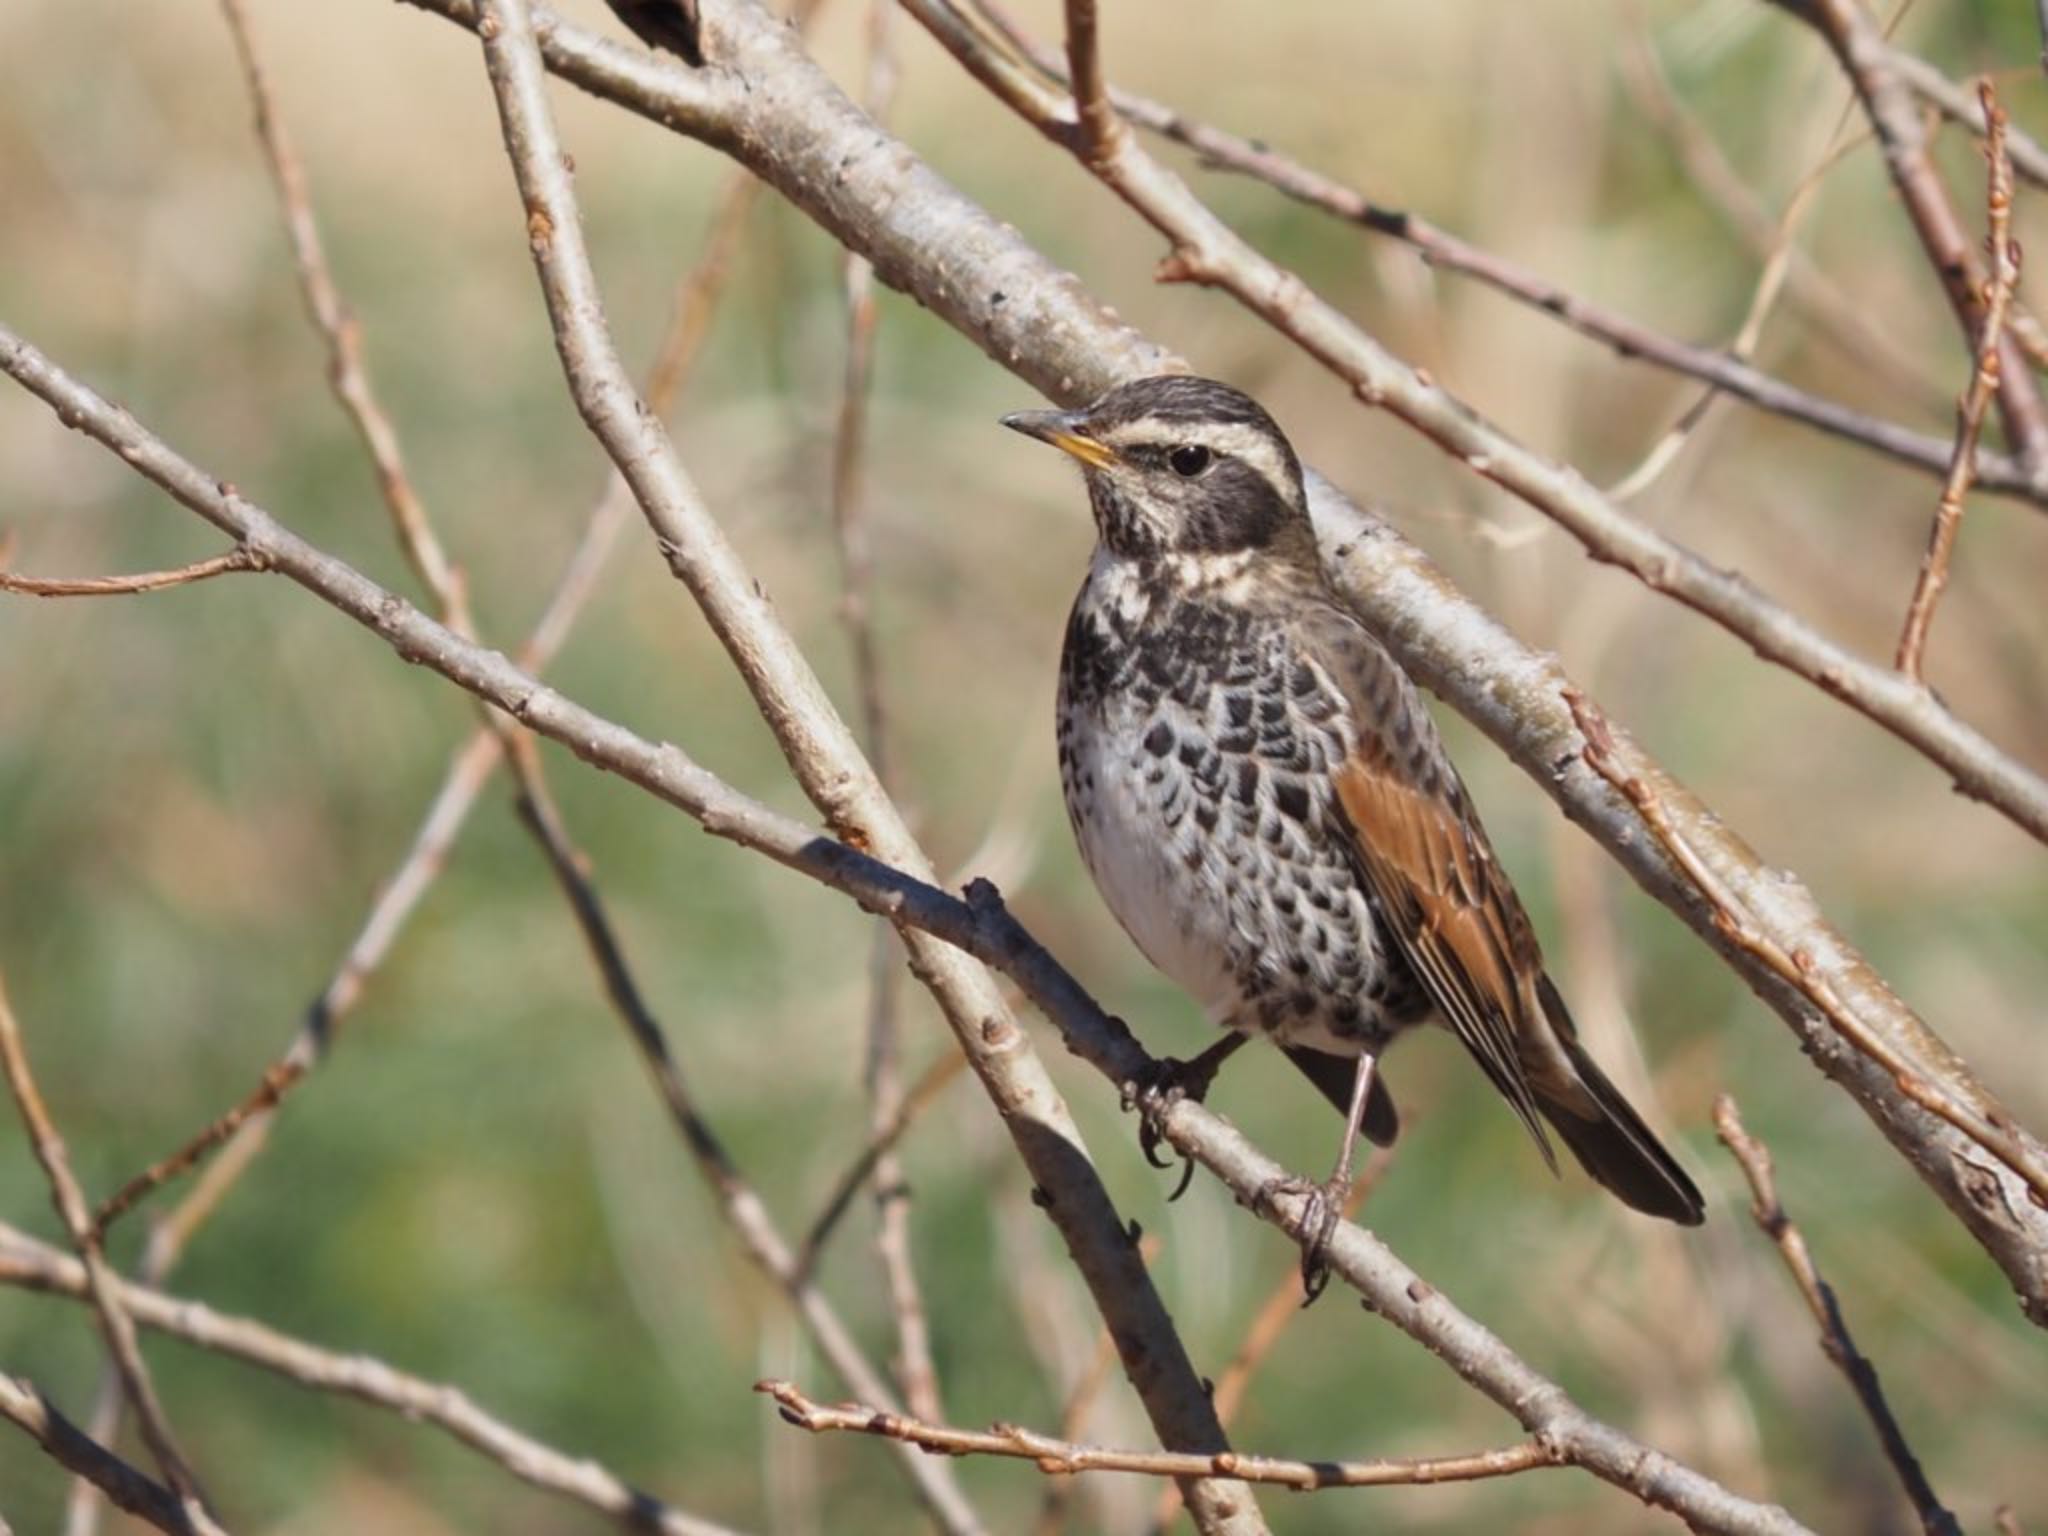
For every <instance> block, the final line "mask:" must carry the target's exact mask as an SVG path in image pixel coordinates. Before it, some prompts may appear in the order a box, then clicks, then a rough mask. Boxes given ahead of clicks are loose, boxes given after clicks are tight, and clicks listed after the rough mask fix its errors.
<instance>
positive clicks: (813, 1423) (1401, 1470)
mask: <svg viewBox="0 0 2048 1536" xmlns="http://www.w3.org/2000/svg"><path fill="white" fill-rule="evenodd" d="M754 1390H755V1391H756V1392H763V1393H766V1394H767V1395H768V1396H770V1397H772V1398H774V1399H775V1401H776V1403H777V1404H779V1405H780V1407H781V1409H782V1417H783V1418H784V1419H785V1420H786V1421H788V1422H789V1423H791V1424H794V1425H795V1426H796V1427H797V1428H798V1429H807V1430H809V1431H810V1432H811V1433H812V1434H823V1433H826V1432H829V1431H832V1430H852V1431H854V1432H856V1433H859V1434H864V1435H879V1436H881V1437H882V1438H884V1439H888V1440H904V1441H908V1442H909V1443H910V1444H912V1445H916V1446H920V1447H922V1448H923V1449H925V1450H927V1451H934V1452H937V1453H939V1454H941V1455H945V1456H1006V1457H1010V1458H1012V1459H1013V1460H1018V1461H1029V1462H1032V1463H1034V1464H1036V1466H1037V1467H1038V1470H1039V1471H1041V1472H1043V1473H1045V1474H1046V1475H1047V1476H1050V1477H1070V1476H1072V1475H1074V1474H1075V1473H1077V1472H1136V1473H1141V1474H1143V1475H1145V1476H1147V1477H1204V1476H1214V1477H1236V1478H1242V1479H1243V1480H1244V1481H1245V1482H1248V1483H1276V1484H1278V1485H1279V1486H1281V1487H1283V1488H1294V1489H1297V1490H1303V1491H1312V1490H1316V1489H1322V1488H1385V1487H1389V1486H1392V1485H1395V1484H1411V1485H1412V1484H1419V1483H1464V1482H1472V1481H1475V1480H1477V1479H1479V1478H1488V1477H1510V1476H1512V1475H1514V1474H1515V1473H1517V1472H1533V1471H1538V1470H1541V1469H1544V1468H1549V1467H1557V1466H1561V1465H1563V1463H1562V1462H1561V1461H1560V1460H1559V1459H1558V1457H1557V1456H1556V1454H1555V1453H1554V1452H1552V1451H1551V1450H1550V1448H1549V1447H1547V1446H1545V1445H1543V1444H1542V1443H1540V1442H1524V1443H1523V1444H1520V1445H1512V1446H1507V1447H1504V1448H1503V1449H1501V1450H1497V1451H1478V1452H1474V1453H1472V1454H1470V1455H1465V1456H1414V1457H1409V1456H1390V1457H1386V1458H1384V1459H1380V1460H1374V1461H1290V1460H1286V1459H1284V1458H1281V1457H1277V1456H1248V1455H1245V1454H1243V1453H1242V1452H1238V1451H1219V1452H1217V1453H1216V1454H1215V1455H1213V1456H1187V1455H1176V1454H1174V1453H1173V1452H1170V1451H1118V1450H1110V1449H1107V1448H1106V1447H1103V1446H1099V1445H1077V1444H1076V1443H1074V1442H1073V1441H1071V1440H1060V1439H1056V1438H1054V1437H1053V1436H1051V1435H1042V1434H1039V1433H1037V1432H1036V1431H1035V1430H1029V1429H1025V1428H1023V1427H1021V1426H1020V1425H1015V1424H998V1425H996V1426H995V1427H994V1428H993V1429H988V1430H972V1429H954V1428H952V1427H951V1426H950V1425H944V1424H929V1423H925V1422H922V1421H920V1420H917V1419H911V1418H905V1417H904V1416H903V1415H901V1414H895V1413H885V1412H883V1411H882V1410H880V1409H877V1408H870V1407H865V1406H862V1405H861V1404H858V1403H842V1404H839V1405H837V1406H827V1405H824V1404H821V1403H814V1402H812V1401H811V1400H810V1399H809V1398H808V1397H806V1396H804V1394H803V1393H802V1392H801V1391H799V1390H798V1389H797V1387H796V1385H795V1384H794V1383H792V1382H787V1381H762V1382H756V1383H755V1385H754Z"/></svg>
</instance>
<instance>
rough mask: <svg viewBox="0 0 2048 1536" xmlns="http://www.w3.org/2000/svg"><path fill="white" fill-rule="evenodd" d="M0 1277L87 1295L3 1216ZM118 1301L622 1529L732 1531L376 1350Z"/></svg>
mask: <svg viewBox="0 0 2048 1536" xmlns="http://www.w3.org/2000/svg"><path fill="white" fill-rule="evenodd" d="M0 1284H5V1285H17V1286H24V1287H26V1288H28V1289H31V1290H38V1291H46V1292H48V1293H50V1294H51V1295H55V1296H65V1297H69V1298H70V1299H72V1300H74V1301H84V1300H87V1299H88V1298H89V1296H90V1284H91V1282H90V1280H89V1278H88V1276H87V1275H86V1272H85V1267H84V1266H83V1265H81V1264H79V1263H78V1262H77V1261H76V1260H74V1259H71V1258H69V1257H67V1256H66V1255H64V1254H61V1253H59V1252H57V1250H56V1249H54V1248H51V1247H49V1246H48V1245H46V1244H44V1243H39V1242H37V1241H36V1240H35V1239H34V1238H32V1237H30V1236H28V1235H27V1234H26V1233H24V1232H20V1231H17V1230H16V1229H15V1228H13V1227H11V1226H9V1225H7V1224H6V1223H5V1222H0ZM114 1294H115V1296H116V1297H117V1299H118V1301H119V1303H120V1305H121V1306H122V1308H123V1309H124V1310H125V1311H126V1312H127V1313H128V1314H129V1315H130V1316H131V1317H133V1318H134V1320H135V1321H136V1322H138V1323H140V1324H141V1325H142V1326H143V1327H145V1328H152V1329H155V1330H156V1331H157V1332H159V1333H164V1334H169V1335H171V1336H172V1337H174V1338H179V1339H183V1340H184V1341H185V1342H186V1343H188V1344H193V1345H196V1346H198V1347H199V1348H201V1349H205V1350H211V1351H213V1352H214V1353H215V1354H220V1355H226V1356H228V1357H229V1358H230V1359H235V1360H240V1361H243V1362H245V1363H246V1364H249V1365H254V1366H258V1367H260V1368H262V1369H263V1370H266V1371H270V1372H272V1373H273V1374H275V1375H278V1376H282V1377H284V1378H285V1379H287V1380H289V1381H295V1382H297V1383H298V1384H299V1385H301V1386H304V1387H311V1388H313V1389H314V1390H316V1391H320V1392H332V1393H336V1394H339V1395H341V1396H344V1397H353V1398H355V1399H357V1400H358V1401H360V1402H365V1403H369V1404H371V1405H373V1406H374V1407H378V1408H383V1409H387V1410H389V1411H390V1412H392V1413H396V1414H398V1415H399V1416H400V1417H402V1418H405V1419H409V1420H412V1421H415V1422H418V1423H422V1424H431V1425H433V1426H434V1427H435V1428H436V1429H439V1430H441V1431H442V1432H443V1433H445V1434H447V1435H450V1436H452V1437H453V1438H454V1439H456V1440H457V1441H460V1442H461V1443H462V1444H464V1445H466V1446H468V1447H469V1448H470V1449H471V1450H473V1451H477V1452H480V1453H481V1454H483V1455H484V1456H486V1457H488V1458H489V1459H490V1460H491V1461H493V1462H495V1463H497V1464H498V1465H499V1466H501V1467H503V1468H504V1469H505V1470H506V1471H507V1472H509V1473H511V1474H512V1475H513V1476H514V1477H516V1478H518V1479H519V1480H520V1481H521V1482H523V1483H528V1484H531V1485H532V1486H533V1487H535V1488H541V1489H545V1490H546V1491H547V1492H549V1493H554V1494H559V1495H561V1496H562V1497H564V1498H567V1499H572V1500H574V1501H575V1502H577V1503H579V1504H583V1505H586V1506H588V1507H589V1508H591V1509H594V1510H597V1511H599V1512H600V1513H602V1514H606V1515H609V1516H610V1517H611V1518H612V1519H613V1520H614V1521H616V1522H617V1523H618V1524H619V1525H620V1526H621V1527H622V1528H623V1529H625V1530H629V1531H635V1532H650V1531H651V1532H656V1533H659V1536H733V1533H732V1532H731V1531H729V1530H727V1529H726V1528H725V1527H724V1526H721V1525H716V1524H713V1523H712V1522H711V1521H708V1520H702V1519H699V1518H698V1517H696V1516H695V1515H691V1514H688V1513H686V1512H684V1511H683V1510H680V1509H677V1508H676V1507H675V1506H674V1505H672V1504H669V1503H667V1502H665V1501H664V1500H662V1499H658V1498H656V1497H655V1496H654V1495H653V1494H651V1493H647V1492H645V1491H644V1490H642V1489H639V1488H635V1487H633V1486H631V1485H630V1484H628V1483H626V1482H625V1481H623V1480H622V1479H621V1478H619V1477H618V1476H617V1475H615V1474H614V1473H613V1472H611V1471H610V1470H609V1469H607V1468H606V1467H604V1466H603V1465H601V1464H600V1463H598V1462H597V1461H595V1460H592V1459H591V1458H590V1457H587V1456H571V1455H569V1454H567V1453H565V1452H562V1451H559V1450H556V1449H555V1448H554V1447H553V1446H551V1445H547V1444H544V1443H543V1442H541V1441H539V1440H536V1439H534V1438H533V1437H532V1436H531V1435H526V1434H522V1433H520V1431H518V1430H516V1429H514V1428H512V1427H511V1426H510V1425H509V1424H506V1423H505V1422H504V1421H503V1420H501V1419H498V1418H495V1417H493V1416H492V1415H491V1414H489V1413H487V1412H485V1411H484V1410H483V1409H482V1408H480V1407H478V1406H477V1404H476V1403H475V1402H474V1401H473V1400H471V1398H470V1397H469V1395H468V1394H467V1393H465V1392H464V1391H462V1389H461V1388H459V1387H453V1386H449V1385H447V1384H446V1383H444V1382H437V1381H427V1380H424V1379H422V1378H421V1377H418V1376H413V1375H409V1374H407V1373H406V1372H404V1371H401V1370H397V1369H395V1368H394V1367H392V1366H389V1365H387V1364H385V1363H384V1362H383V1361H382V1360H378V1359H376V1358H374V1357H373V1356H370V1355H364V1354H346V1355H344V1354H337V1353H335V1352H334V1351H332V1350H327V1349H322V1348H320V1347H319V1346H318V1345H314V1344H308V1343H306V1342H304V1341H303V1340H300V1339H295V1338H293V1337H291V1336H290V1335H289V1334H284V1333H280V1332H278V1331H277V1330H276V1329H274V1328H270V1327H267V1326H265V1325H264V1324H262V1323H259V1322H256V1321H254V1320H253V1319H249V1318H241V1317H234V1316H230V1315H228V1314H225V1313H221V1312H216V1311H214V1310H213V1308H211V1307H209V1306H206V1305H205V1304H204V1303H202V1302H197V1301H187V1300H185V1299H183V1298H182V1297H177V1296H170V1295H166V1294H165V1293H164V1292H162V1291H159V1290H155V1289H152V1288H151V1287H149V1286H146V1285H137V1284H135V1283H134V1282H132V1281H124V1280H120V1279H118V1278H117V1279H116V1280H115V1281H114Z"/></svg>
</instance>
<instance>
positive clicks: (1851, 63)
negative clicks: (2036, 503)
mask: <svg viewBox="0 0 2048 1536" xmlns="http://www.w3.org/2000/svg"><path fill="white" fill-rule="evenodd" d="M1772 3H1773V4H1776V5H1778V6H1779V8H1780V9H1782V10H1786V11H1788V12H1790V13H1791V14H1792V15H1794V16H1797V17H1798V18H1799V19H1800V20H1801V21H1804V22H1805V23H1807V25H1809V26H1811V27H1813V28H1814V29H1815V30H1816V31H1818V32H1819V33H1820V35H1821V37H1822V38H1823V39H1824V40H1825V41H1826V42H1827V45H1828V47H1829V49H1831V50H1832V51H1833V53H1834V55H1835V58H1836V59H1837V60H1838V61H1839V62H1840V64H1841V66H1842V71H1843V73H1844V74H1846V75H1847V76H1848V77H1849V82H1850V84H1852V85H1853V86H1855V88H1856V95H1857V98H1858V99H1859V100H1860V101H1861V102H1862V103H1863V110H1864V112H1865V113H1866V114H1867V115H1868V116H1869V118H1870V125H1871V127H1872V128H1874V129H1876V130H1877V141H1878V145H1879V147H1880V148H1882V150H1883V151H1884V163H1885V169H1886V170H1887V171H1888V172H1890V173H1891V178H1892V185H1893V186H1894V187H1896V188H1897V189H1898V193H1899V201H1900V202H1901V203H1903V204H1904V205H1905V208H1906V213H1907V216H1908V217H1909V218H1910V219H1911V221H1912V224H1913V231H1914V233H1915V234H1917V235H1918V236H1919V237H1920V245H1921V248H1922V249H1923V250H1924V251H1925V252H1926V253H1927V261H1928V265H1930V266H1931V267H1933V268H1934V272H1935V276H1937V277H1938V278H1939V279H1940V280H1941V285H1942V289H1943V291H1944V292H1945V293H1946V294H1947V295H1948V301H1949V307H1950V308H1951V309H1953V310H1954V311H1955V314H1956V320H1957V322H1958V323H1959V324H1960V325H1961V326H1962V330H1963V336H1964V338H1965V340H1966V343H1967V344H1968V345H1970V346H1972V347H1974V346H1975V345H1976V339H1977V335H1978V333H1979V332H1980V331H1981V330H1982V329H1983V325H1984V300H1985V292H1984V273H1983V269H1982V268H1981V267H1980V266H1979V264H1978V262H1977V259H1976V255H1975V253H1974V252H1973V251H1972V250H1971V248H1970V244H1971V243H1970V238H1969V236H1968V234H1967V233H1966V232H1965V231H1964V229H1963V223H1962V220H1961V219H1960V218H1959V217H1958V216H1957V214H1956V210H1955V205H1954V203H1952V202H1951V201H1950V200H1949V195H1948V189H1947V188H1946V187H1945V186H1943V184H1942V180H1941V173H1940V172H1939V171H1938V170H1937V169H1936V168H1935V165H1934V162H1933V160H1932V159H1931V158H1930V157H1929V155H1928V153H1927V134H1926V132H1925V130H1924V129H1923V128H1922V126H1921V123H1920V114H1919V112H1918V110H1917V109H1916V108H1915V107H1914V105H1913V98H1912V95H1911V93H1910V91H1909V90H1908V88H1907V86H1906V83H1905V81H1904V80H1903V79H1902V78H1901V77H1900V75H1899V73H1898V71H1897V69H1896V67H1895V65H1894V62H1893V60H1894V53H1893V50H1892V47H1891V45H1890V44H1889V43H1887V42H1886V41H1885V37H1884V33H1883V32H1882V30H1880V29H1879V27H1878V25H1877V23H1876V21H1875V20H1873V19H1872V17H1871V15H1870V13H1869V12H1868V11H1866V10H1865V9H1864V8H1863V0H1772ZM1991 338H1992V341H1993V343H1994V344H1995V345H1996V346H1997V348H1998V352H1999V372H1998V407H1999V414H2000V416H2001V418H2002V419H2003V420H2004V422H2005V430H2006V438H2007V440H2008V441H2009V442H2011V443H2012V444H2013V445H2014V447H2015V449H2016V450H2017V453H2018V456H2019V460H2020V462H2021V463H2022V464H2025V465H2028V466H2030V467H2039V466H2041V465H2042V464H2044V463H2048V407H2044V406H2043V404H2042V400H2041V392H2040V388H2039V385H2038V384H2037V383H2036V381H2035V378H2034V375H2033V373H2032V372H2031V371H2029V370H2028V368H2027V366H2026V359H2025V358H2024V357H2023V356H2022V355H2021V353H2020V350H2019V347H2018V346H2017V345H2016V344H2015V343H2014V342H2013V340H2012V339H2011V338H2010V337H2009V336H2006V335H2005V334H2004V333H2003V331H1993V332H1992V333H1991Z"/></svg>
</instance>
